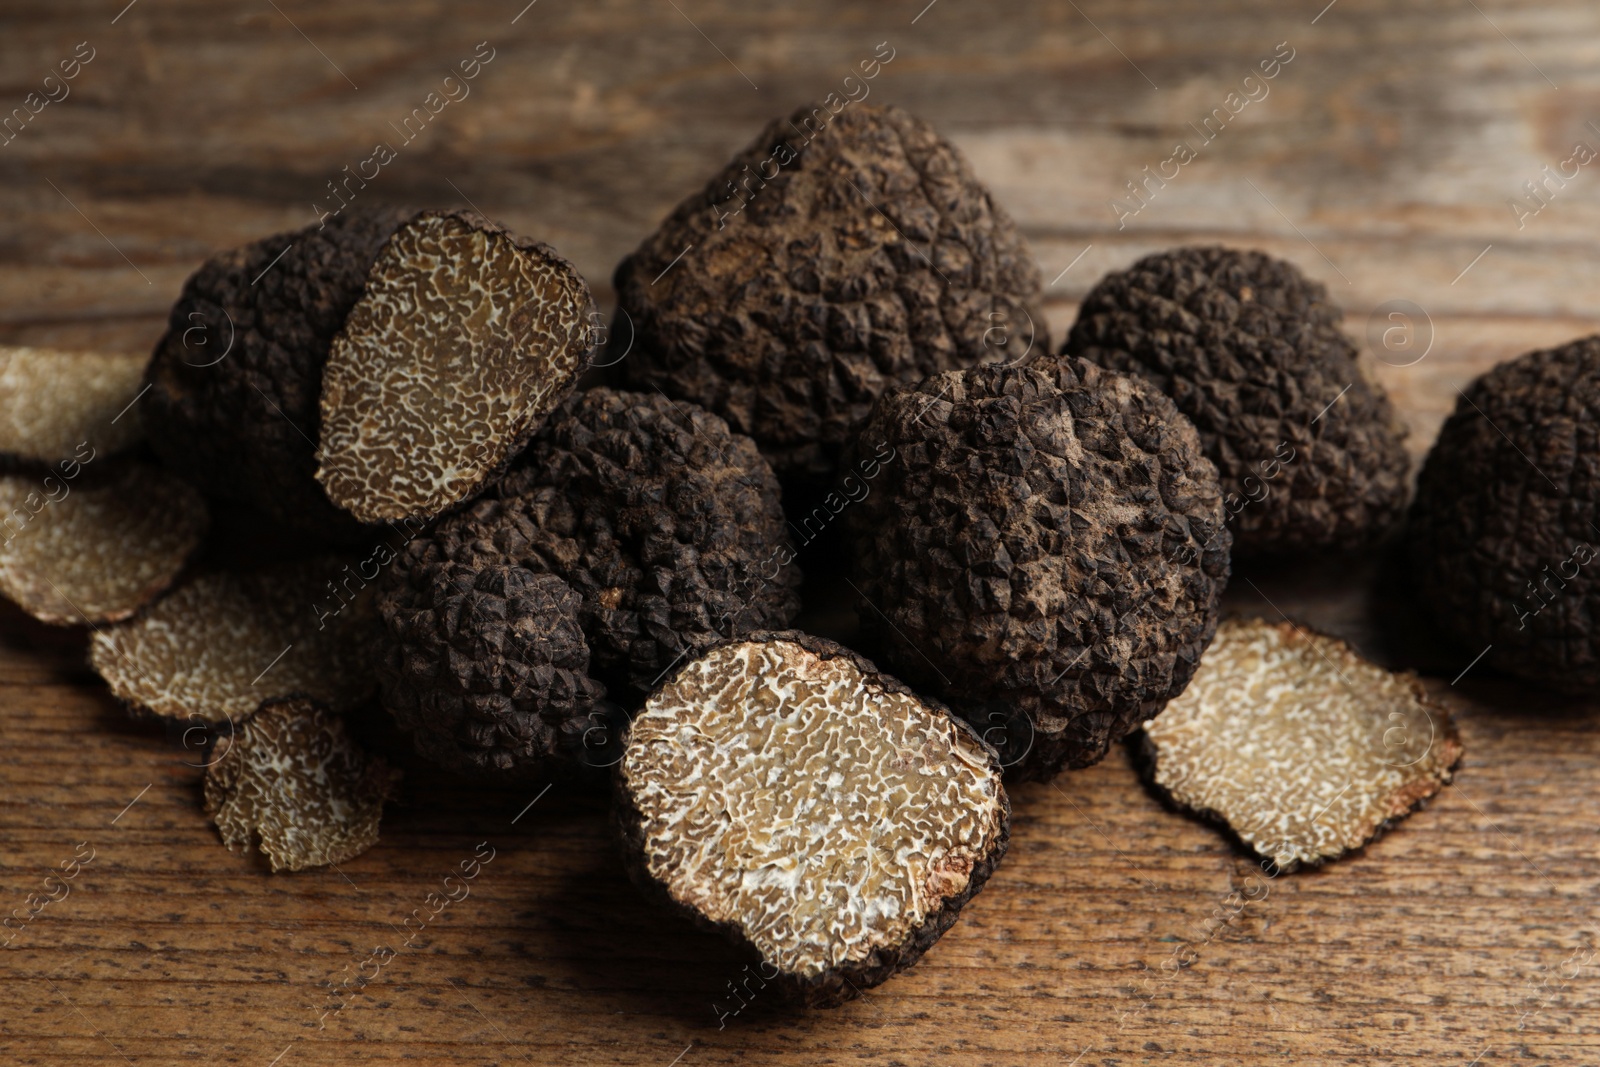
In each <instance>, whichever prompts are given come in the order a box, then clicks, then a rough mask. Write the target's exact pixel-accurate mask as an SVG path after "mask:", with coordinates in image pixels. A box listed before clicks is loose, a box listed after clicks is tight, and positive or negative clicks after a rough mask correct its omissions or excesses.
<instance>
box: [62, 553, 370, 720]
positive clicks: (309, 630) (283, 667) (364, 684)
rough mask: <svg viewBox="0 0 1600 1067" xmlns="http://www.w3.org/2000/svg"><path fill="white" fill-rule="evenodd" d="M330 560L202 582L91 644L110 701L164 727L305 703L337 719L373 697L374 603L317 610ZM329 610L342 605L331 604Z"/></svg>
mask: <svg viewBox="0 0 1600 1067" xmlns="http://www.w3.org/2000/svg"><path fill="white" fill-rule="evenodd" d="M338 573H339V567H338V564H336V563H333V562H331V561H329V560H309V561H303V562H299V563H294V564H287V565H282V566H277V567H272V568H267V569H264V570H260V571H253V572H245V573H237V572H226V571H225V572H216V573H212V574H206V575H201V576H200V577H197V578H196V579H195V580H194V581H192V582H189V583H187V584H185V585H183V586H182V587H181V588H179V589H177V590H175V591H174V592H173V593H172V594H171V595H169V596H167V597H165V598H164V599H162V600H161V601H159V602H158V603H157V604H156V605H155V606H154V607H152V608H151V609H150V610H149V611H147V612H145V613H144V614H143V615H141V616H140V617H139V618H137V619H134V620H133V621H131V622H127V623H123V624H122V625H120V626H116V627H112V628H110V629H106V630H102V631H100V632H98V633H96V634H95V635H94V637H93V639H92V640H91V642H90V648H89V655H90V661H91V662H92V663H93V665H94V669H95V670H96V671H98V672H100V677H102V678H104V679H105V680H106V683H107V684H108V685H109V686H110V687H111V691H112V692H113V693H115V694H116V695H117V696H118V697H120V698H121V699H122V700H125V701H127V702H128V703H130V704H132V705H134V706H135V707H137V708H139V709H141V710H143V711H147V712H150V713H153V714H155V715H160V716H163V717H166V718H175V719H185V720H188V719H191V718H192V717H195V716H198V717H199V718H200V719H202V720H204V721H206V722H223V721H230V722H238V721H240V720H242V719H244V717H245V716H247V715H249V714H250V713H251V712H252V711H254V710H255V709H256V708H257V707H258V706H259V705H260V704H261V702H262V701H263V700H268V699H273V698H277V697H286V696H290V695H297V694H298V695H305V696H309V697H312V698H314V699H316V700H317V701H318V702H320V703H322V704H325V705H327V706H328V707H329V708H330V709H331V710H333V711H335V712H342V711H345V710H346V709H348V708H350V707H352V706H354V705H355V704H357V703H359V702H360V701H361V700H363V699H365V698H366V697H368V696H370V695H371V694H372V692H373V690H374V689H375V688H376V677H375V675H374V673H373V671H372V666H371V662H372V654H373V653H372V649H373V637H374V631H375V627H376V615H375V613H374V612H373V611H372V606H371V598H370V597H357V598H356V599H355V600H353V601H352V602H350V603H348V604H346V605H345V606H344V607H343V608H342V609H341V610H339V611H338V612H337V613H333V612H329V611H327V610H326V609H319V608H318V607H317V605H319V604H321V603H323V602H325V601H327V600H328V593H327V587H328V585H329V580H330V579H332V578H333V577H335V576H336V575H337V574H338ZM335 603H340V602H339V601H335Z"/></svg>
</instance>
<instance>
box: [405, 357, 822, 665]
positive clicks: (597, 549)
mask: <svg viewBox="0 0 1600 1067" xmlns="http://www.w3.org/2000/svg"><path fill="white" fill-rule="evenodd" d="M793 558H794V550H793V548H792V547H791V546H790V543H789V538H788V534H787V532H786V528H785V525H784V519H783V512H782V508H781V505H780V502H779V495H778V485H777V480H776V478H774V476H773V474H772V471H771V469H770V468H769V467H768V466H767V464H766V461H765V460H763V459H762V458H761V455H760V453H759V452H757V451H756V447H755V445H754V444H753V443H752V442H751V441H750V439H749V438H747V437H744V436H741V435H738V434H733V433H730V432H729V430H728V427H727V424H726V423H724V422H723V421H722V420H721V419H719V418H717V417H716V416H715V415H711V414H709V413H708V412H706V411H703V410H702V409H700V408H698V407H696V406H695V405H693V404H686V403H675V402H673V401H670V400H668V399H667V398H665V397H663V396H660V395H659V394H648V395H646V394H638V393H626V392H617V391H614V390H611V389H605V388H599V389H593V390H589V391H588V392H584V393H580V394H578V395H577V396H575V397H573V398H572V399H571V400H570V401H568V402H567V403H566V404H565V405H564V406H563V407H562V408H560V409H558V410H557V412H556V413H555V415H553V416H552V418H551V420H550V422H549V424H548V425H546V427H545V430H544V432H543V433H542V434H541V435H540V437H538V438H537V439H536V440H535V441H534V443H533V444H532V445H530V446H529V447H528V449H527V451H526V452H524V453H523V455H522V456H521V457H520V458H519V460H518V461H517V463H516V464H515V465H514V466H513V468H512V469H511V471H510V472H508V473H507V475H506V476H505V477H504V478H503V479H502V480H501V481H500V482H499V483H498V484H497V485H496V486H495V487H494V488H492V489H491V490H490V491H489V492H488V493H487V494H486V495H485V496H484V497H482V498H480V499H478V500H476V501H474V502H473V503H472V504H471V505H469V506H468V507H467V508H465V509H464V510H462V511H461V512H459V513H457V514H454V515H451V516H449V517H448V518H446V519H445V520H443V521H442V522H440V523H439V524H438V526H437V527H435V528H434V529H433V530H431V531H429V532H428V533H426V534H423V535H421V536H419V537H418V538H416V539H415V540H413V541H412V542H411V543H410V544H409V545H408V546H407V549H406V552H405V553H404V554H403V555H402V557H401V560H400V562H399V564H398V565H397V573H398V575H400V576H403V575H404V574H405V573H406V572H411V571H416V570H418V569H419V568H424V567H428V566H432V565H435V564H437V563H439V562H441V561H446V560H449V561H455V562H459V563H467V564H473V565H477V566H481V565H483V564H485V563H497V564H502V565H506V566H515V567H522V568H525V569H527V570H529V571H532V572H535V573H539V574H553V575H555V576H557V577H559V578H560V579H561V580H562V581H564V582H565V583H566V584H567V585H569V586H570V587H571V588H572V589H573V590H575V591H576V592H577V593H578V595H579V596H580V597H581V598H582V602H581V604H580V605H579V607H578V609H577V616H578V620H579V624H580V627H581V629H582V631H583V634H584V636H585V639H586V640H587V642H588V646H589V656H590V662H591V669H592V673H593V674H594V675H595V677H597V678H599V679H600V680H601V681H603V682H604V683H605V684H606V686H607V688H608V689H609V690H611V691H612V693H613V694H615V695H618V696H619V697H622V696H625V695H628V694H632V695H634V696H639V695H642V694H644V693H646V692H648V691H649V690H650V689H651V688H652V686H653V685H654V684H655V683H656V681H658V680H659V677H660V675H661V674H662V672H664V671H665V670H667V669H668V668H669V667H671V666H672V665H673V664H674V663H676V662H677V661H678V660H680V659H681V658H683V657H684V656H686V655H688V654H689V653H691V652H693V651H694V650H695V649H697V648H701V647H703V646H705V645H706V644H708V643H709V642H711V641H713V640H716V639H717V638H719V637H731V636H737V635H739V634H743V633H748V632H750V631H751V630H758V629H764V628H771V627H781V626H784V625H787V624H788V622H789V621H790V620H791V619H792V618H793V617H794V615H795V613H796V612H797V611H798V610H799V597H798V595H797V593H796V590H797V589H798V587H799V583H800V573H799V569H798V568H796V567H795V566H794V565H793V564H792V563H791V560H792V559H793Z"/></svg>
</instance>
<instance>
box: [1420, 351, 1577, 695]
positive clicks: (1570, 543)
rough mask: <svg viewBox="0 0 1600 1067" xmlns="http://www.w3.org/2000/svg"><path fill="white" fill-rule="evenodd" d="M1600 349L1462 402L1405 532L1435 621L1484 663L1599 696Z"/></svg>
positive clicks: (1537, 357)
mask: <svg viewBox="0 0 1600 1067" xmlns="http://www.w3.org/2000/svg"><path fill="white" fill-rule="evenodd" d="M1597 420H1600V336H1596V337H1585V338H1583V339H1581V340H1577V341H1573V342H1571V343H1570V344H1566V345H1563V346H1561V347H1559V348H1552V349H1545V350H1542V351H1537V352H1529V353H1528V354H1526V355H1524V356H1522V357H1520V358H1518V359H1514V360H1510V361H1508V362H1506V363H1502V364H1500V365H1499V366H1498V367H1495V368H1494V369H1493V370H1491V371H1489V372H1488V373H1487V374H1485V375H1483V376H1482V377H1480V378H1479V379H1478V380H1477V381H1475V382H1473V383H1472V385H1470V386H1468V388H1467V390H1466V391H1465V392H1464V393H1462V394H1461V399H1460V400H1459V401H1458V402H1457V403H1456V409H1455V413H1454V414H1453V415H1451V416H1450V418H1449V419H1448V420H1447V421H1446V422H1445V424H1444V428H1443V429H1442V430H1441V431H1440V432H1439V439H1438V441H1437V442H1435V444H1434V446H1433V450H1432V451H1431V452H1429V453H1428V458H1427V460H1426V462H1425V463H1424V464H1423V467H1422V474H1421V476H1420V477H1419V478H1418V481H1417V499H1416V503H1415V504H1414V505H1413V506H1412V509H1411V523H1410V527H1409V530H1408V540H1409V546H1408V547H1409V552H1410V559H1411V568H1412V574H1413V575H1414V581H1415V583H1416V586H1417V590H1418V592H1419V593H1420V595H1421V598H1422V600H1423V601H1424V603H1426V604H1427V606H1428V608H1429V610H1430V611H1431V613H1432V614H1433V617H1434V618H1435V619H1436V620H1437V621H1438V623H1439V625H1440V626H1441V627H1442V628H1443V629H1444V630H1445V632H1446V633H1448V634H1449V635H1450V636H1451V637H1452V638H1454V639H1455V640H1456V641H1457V642H1459V644H1460V646H1461V649H1462V653H1463V658H1462V663H1463V665H1465V664H1466V662H1467V659H1468V658H1469V657H1471V656H1475V655H1478V654H1480V653H1482V654H1483V658H1484V662H1485V663H1487V664H1489V665H1491V666H1493V667H1495V668H1497V669H1499V670H1502V671H1506V672H1507V673H1509V674H1514V675H1517V676H1519V677H1522V678H1526V679H1528V680H1529V681H1533V682H1537V683H1538V684H1540V685H1543V686H1547V687H1550V688H1553V689H1560V690H1567V691H1570V692H1579V693H1588V692H1592V691H1593V690H1594V688H1595V686H1596V685H1600V622H1597V621H1596V620H1600V575H1597V571H1600V565H1597V558H1600V421H1597Z"/></svg>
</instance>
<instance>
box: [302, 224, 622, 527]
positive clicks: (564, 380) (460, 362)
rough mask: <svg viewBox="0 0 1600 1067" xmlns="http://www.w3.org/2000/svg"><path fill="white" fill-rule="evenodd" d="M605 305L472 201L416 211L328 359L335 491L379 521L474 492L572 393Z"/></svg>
mask: <svg viewBox="0 0 1600 1067" xmlns="http://www.w3.org/2000/svg"><path fill="white" fill-rule="evenodd" d="M596 317H597V312H596V311H595V308H594V300H593V298H592V297H591V296H590V295H589V287H588V286H587V285H586V284H584V281H583V278H582V277H581V276H580V275H579V274H578V272H577V271H576V270H574V269H573V268H572V266H571V264H569V263H568V262H567V261H566V260H564V259H562V258H561V257H560V256H558V255H556V253H555V250H554V249H552V248H550V247H549V246H548V245H544V244H540V243H539V242H536V241H530V240H526V239H524V238H519V237H516V236H514V235H512V234H511V233H510V232H509V231H507V230H506V229H505V228H504V227H502V226H498V225H496V224H494V223H491V222H489V221H488V220H487V219H484V218H483V217H482V216H479V215H477V214H475V213H472V212H465V211H462V212H448V213H442V214H438V213H431V212H424V213H423V214H420V215H418V216H416V217H415V218H414V219H412V220H411V221H410V222H408V223H406V225H405V226H403V227H401V228H400V230H399V231H397V232H396V233H395V234H394V236H393V237H391V238H390V239H389V242H388V244H386V245H385V246H384V248H383V251H382V252H381V253H380V254H379V255H378V258H377V261H376V262H375V263H374V264H373V265H372V270H371V272H370V275H369V278H368V281H367V287H366V292H365V293H364V294H363V295H362V297H361V299H360V300H359V301H357V302H356V304H355V306H354V308H352V309H351V311H350V315H349V317H348V318H347V319H346V321H345V324H344V329H343V331H342V332H341V333H340V334H339V335H338V336H337V337H336V338H334V341H333V347H332V351H331V353H330V355H329V357H328V362H327V367H326V368H325V370H324V373H323V378H322V404H321V410H322V423H321V425H322V437H321V447H320V449H319V450H318V453H317V459H318V463H319V466H318V469H317V480H318V481H319V482H320V483H321V484H322V486H323V488H324V489H326V490H327V493H328V497H329V499H331V500H332V501H333V502H334V503H335V504H338V505H339V506H341V507H343V508H345V509H347V510H348V511H350V512H351V514H353V515H355V517H356V518H358V519H360V520H361V521H363V522H380V521H383V520H391V521H392V520H398V519H407V518H411V519H427V518H431V517H433V516H435V515H437V514H439V513H440V512H442V511H444V510H446V509H447V508H449V507H451V506H452V505H454V504H456V503H458V502H460V501H462V500H465V499H467V498H469V497H471V496H473V495H474V494H475V493H476V492H477V491H478V490H479V489H480V488H481V487H482V486H483V485H484V483H485V482H486V481H488V479H489V478H490V476H491V475H493V474H495V473H497V472H498V471H499V470H501V469H502V468H503V467H504V466H505V463H506V460H507V459H508V458H509V457H511V456H513V455H515V454H516V453H517V452H518V451H519V450H520V449H521V448H522V446H523V445H524V444H525V443H526V442H527V440H528V437H529V436H530V435H531V434H532V433H533V432H534V431H535V430H537V429H538V428H539V426H540V425H541V424H542V423H543V422H544V419H545V416H546V415H548V414H549V412H550V410H551V409H552V408H554V407H555V406H556V405H558V404H560V403H561V401H562V400H564V399H565V398H566V397H567V396H568V394H570V393H571V391H572V388H573V386H574V385H575V384H576V383H577V380H578V376H579V374H580V373H581V372H582V371H583V369H584V366H585V362H586V360H587V358H588V355H589V354H590V352H592V350H593V343H592V340H591V336H592V334H591V331H592V327H593V324H594V320H595V318H596Z"/></svg>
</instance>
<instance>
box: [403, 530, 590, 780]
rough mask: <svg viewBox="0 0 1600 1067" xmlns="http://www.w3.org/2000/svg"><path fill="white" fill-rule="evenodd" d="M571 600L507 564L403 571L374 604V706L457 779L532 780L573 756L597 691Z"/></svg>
mask: <svg viewBox="0 0 1600 1067" xmlns="http://www.w3.org/2000/svg"><path fill="white" fill-rule="evenodd" d="M580 602H581V601H580V598H579V596H578V594H577V593H575V592H573V591H572V589H571V588H570V587H569V586H568V585H567V583H565V582H563V581H562V580H561V579H560V578H557V577H555V576H554V575H551V574H535V573H534V572H532V571H529V570H526V569H524V568H522V567H518V566H513V565H506V564H495V563H488V564H471V563H455V562H451V561H448V560H441V561H437V562H432V563H426V564H423V565H421V566H416V567H412V568H410V569H409V570H407V571H406V573H405V574H404V580H403V581H401V582H399V583H395V584H391V585H389V586H388V587H387V588H386V589H385V590H384V592H383V594H382V596H381V597H380V598H379V601H378V613H379V615H380V616H381V617H382V618H383V621H384V625H385V627H386V628H387V632H388V633H387V636H388V640H387V641H386V642H385V647H384V652H383V655H382V657H381V658H380V659H379V661H378V682H379V685H380V687H381V692H382V695H383V703H384V706H385V707H387V708H388V709H389V711H390V712H391V713H392V714H393V715H394V717H395V720H396V722H398V723H399V724H400V727H401V728H402V729H403V730H405V731H407V732H408V733H410V734H411V735H412V741H413V743H414V744H415V745H416V747H417V750H418V751H419V752H421V753H422V754H423V755H425V756H427V757H429V758H430V759H432V760H434V761H435V762H436V763H438V764H439V765H441V766H443V767H445V768H447V769H450V770H454V771H458V772H465V773H477V774H493V775H500V776H503V777H505V778H507V779H511V778H516V777H527V776H536V775H538V774H539V773H541V772H543V771H546V770H548V769H550V768H551V767H553V766H555V763H554V762H553V761H555V760H559V759H562V758H565V757H568V756H571V755H573V754H574V753H575V752H576V750H577V749H578V748H579V747H580V746H581V744H582V739H583V735H584V734H585V733H586V732H588V730H589V729H590V727H591V726H592V725H593V724H594V722H595V721H596V720H597V718H598V711H597V705H598V704H599V702H600V701H601V699H602V698H603V697H604V696H605V687H604V686H602V685H601V684H600V683H599V682H597V681H595V680H594V679H593V678H590V677H589V646H588V643H587V642H586V641H585V640H584V637H583V630H582V629H581V628H580V626H579V624H578V606H579V604H580Z"/></svg>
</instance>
